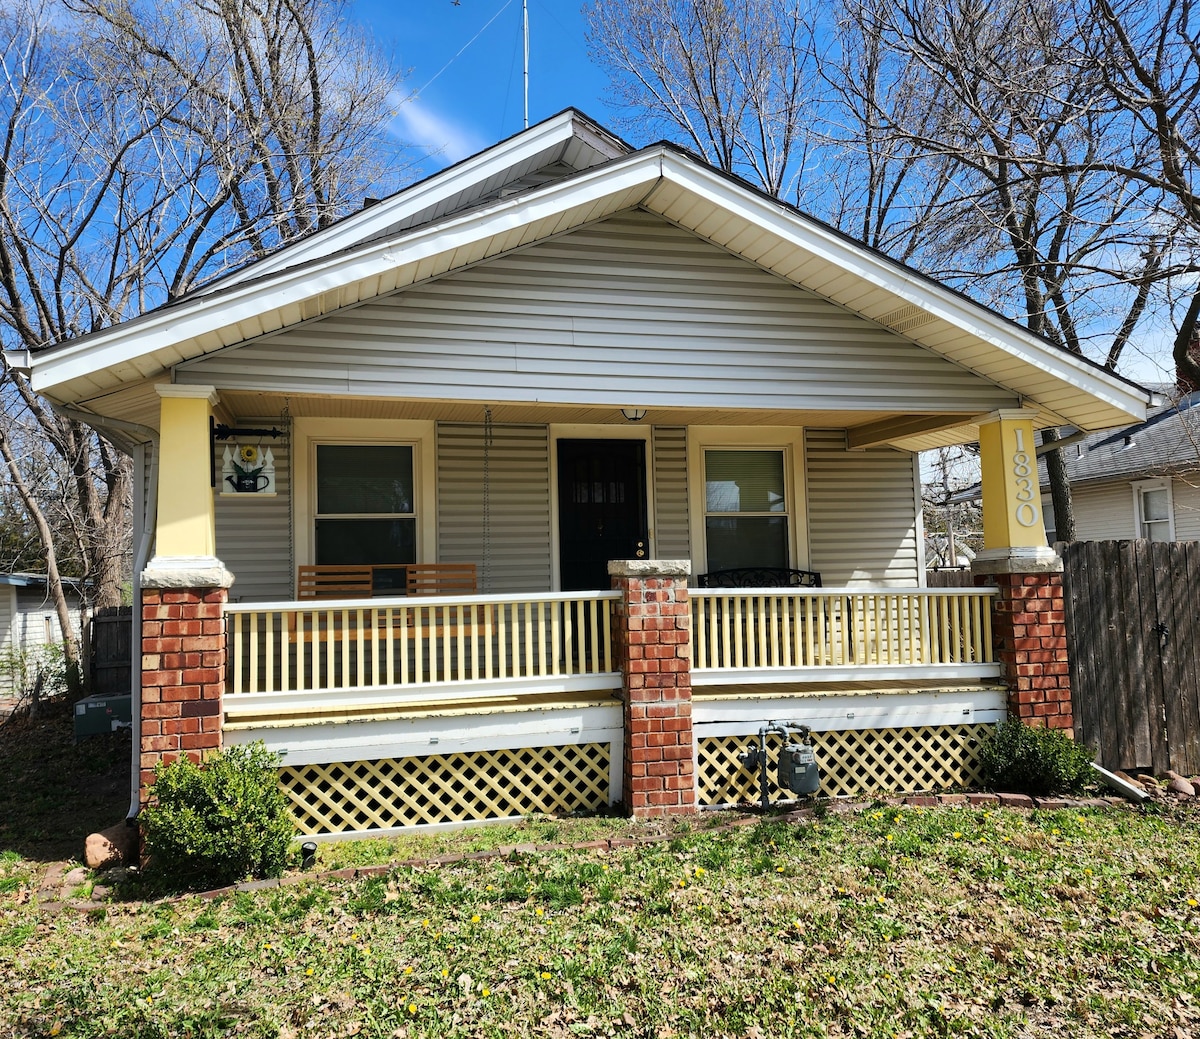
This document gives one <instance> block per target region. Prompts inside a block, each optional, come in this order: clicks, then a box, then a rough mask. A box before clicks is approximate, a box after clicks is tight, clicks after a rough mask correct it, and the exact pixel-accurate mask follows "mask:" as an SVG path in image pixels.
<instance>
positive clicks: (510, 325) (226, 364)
mask: <svg viewBox="0 0 1200 1039" xmlns="http://www.w3.org/2000/svg"><path fill="white" fill-rule="evenodd" d="M177 377H178V379H179V381H181V382H206V383H207V382H211V383H213V384H214V385H217V386H219V387H222V388H226V389H245V390H254V391H272V390H273V391H276V392H283V393H296V394H300V393H306V392H311V393H330V394H351V395H357V396H390V397H400V398H406V399H426V400H480V401H530V400H537V401H541V402H545V403H563V404H604V405H611V404H612V403H613V402H614V401H615V402H618V403H624V402H627V401H630V400H636V401H637V402H638V404H639V405H640V406H644V407H651V408H653V407H671V406H678V407H704V408H736V407H744V408H758V409H763V408H772V409H830V408H839V409H850V410H856V411H863V410H867V411H874V410H879V409H888V410H910V411H917V412H938V411H945V410H961V411H972V412H980V411H989V410H992V409H994V408H998V407H1008V406H1013V405H1014V403H1015V401H1014V397H1013V395H1012V394H1011V393H1008V392H1006V391H1004V390H1001V389H999V388H998V387H997V386H995V385H993V384H991V383H989V382H987V381H985V380H983V379H981V378H979V377H978V376H976V375H974V374H973V373H971V372H969V371H967V370H966V369H964V368H961V367H959V366H957V365H955V364H952V363H950V362H948V361H946V360H944V359H943V358H941V357H938V356H937V355H935V354H934V353H932V352H931V351H929V350H925V349H923V348H921V347H918V346H916V345H914V344H913V343H911V342H909V341H908V340H905V339H903V338H901V337H900V336H898V335H896V334H894V333H892V332H891V331H888V330H885V329H883V328H881V327H880V326H877V325H875V324H873V323H871V322H870V321H866V320H864V319H862V318H859V317H857V316H856V315H854V314H852V313H850V312H849V311H847V310H844V309H842V308H841V307H839V306H837V305H835V304H833V303H830V302H828V301H827V300H825V299H823V298H822V297H820V296H817V295H816V294H814V293H812V292H809V291H807V290H803V289H799V288H797V287H795V286H793V285H791V284H789V283H787V282H785V281H784V280H782V279H781V278H779V277H777V276H775V275H772V274H768V273H767V272H765V271H763V270H761V269H760V268H758V267H755V266H753V265H752V264H750V263H748V262H746V261H745V260H742V259H740V258H738V257H736V256H733V255H731V254H730V253H728V252H726V251H725V250H723V249H720V248H718V247H716V246H713V245H711V244H709V243H707V242H704V241H702V240H701V239H699V238H697V237H696V236H694V235H693V234H691V233H690V232H687V231H684V230H681V229H680V228H677V227H675V226H674V225H672V224H669V223H667V222H665V221H664V220H662V219H661V218H660V217H657V216H652V215H650V214H647V213H644V212H641V211H637V210H630V211H626V212H623V213H620V214H618V215H616V216H614V217H611V218H609V219H606V220H603V221H600V222H598V223H596V224H593V225H590V226H588V227H585V228H582V229H580V230H577V231H574V232H571V233H569V234H566V235H563V236H562V237H559V238H556V239H553V240H550V241H546V242H543V243H541V244H538V245H536V246H533V247H530V248H527V249H524V250H521V251H518V252H515V253H510V254H508V255H506V256H503V257H500V258H497V259H493V260H490V261H486V262H483V263H480V264H479V265H477V266H475V267H471V268H468V269H465V270H459V271H456V272H454V273H452V274H450V275H447V276H444V277H440V278H438V279H435V280H432V281H427V282H424V283H422V284H419V285H416V286H414V287H412V288H408V289H405V290H402V291H398V292H395V293H393V294H391V295H389V296H385V297H381V298H378V299H372V300H370V301H369V302H367V303H364V304H362V305H361V306H356V307H353V308H349V309H345V310H342V311H340V312H338V313H334V314H330V315H327V316H325V317H323V318H320V319H317V320H314V321H312V322H309V323H308V324H305V325H302V326H299V327H296V328H290V329H287V330H284V331H281V332H277V333H273V334H270V335H267V336H265V337H264V338H262V339H260V340H258V341H256V342H254V343H250V344H248V345H246V346H243V347H239V348H236V349H231V350H227V351H222V352H218V353H216V354H213V355H210V356H208V357H206V358H201V359H198V360H196V361H191V362H188V363H187V364H184V365H182V366H180V368H179V369H178V370H177Z"/></svg>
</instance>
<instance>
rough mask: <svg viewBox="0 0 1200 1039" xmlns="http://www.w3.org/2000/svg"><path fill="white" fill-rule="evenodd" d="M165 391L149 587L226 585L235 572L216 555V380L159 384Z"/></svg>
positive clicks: (147, 577) (146, 580) (161, 391)
mask: <svg viewBox="0 0 1200 1039" xmlns="http://www.w3.org/2000/svg"><path fill="white" fill-rule="evenodd" d="M155 389H156V390H157V391H158V395H159V397H160V402H159V406H160V421H159V444H158V466H157V477H158V495H157V502H158V511H157V519H156V523H155V537H154V557H153V558H152V559H151V560H150V562H149V563H148V564H147V567H146V571H145V572H144V574H143V577H144V580H143V585H144V586H146V587H213V588H216V587H222V588H227V587H228V586H229V584H230V583H231V582H232V577H231V576H230V575H229V574H228V573H227V572H226V570H225V567H224V566H223V565H222V563H221V561H220V560H219V559H217V558H216V548H217V539H216V523H215V517H214V511H213V490H212V484H211V473H212V470H211V465H210V458H211V453H212V446H211V441H210V436H211V435H210V432H209V416H210V415H211V414H212V407H213V405H214V404H215V403H216V402H217V393H216V390H215V389H214V388H213V387H211V386H175V385H163V386H156V387H155Z"/></svg>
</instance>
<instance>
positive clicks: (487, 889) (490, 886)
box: [483, 884, 496, 891]
mask: <svg viewBox="0 0 1200 1039" xmlns="http://www.w3.org/2000/svg"><path fill="white" fill-rule="evenodd" d="M483 890H484V891H495V890H496V889H495V888H494V887H492V885H491V884H489V885H488V886H487V887H485V888H484V889H483Z"/></svg>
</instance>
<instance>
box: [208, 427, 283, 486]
mask: <svg viewBox="0 0 1200 1039" xmlns="http://www.w3.org/2000/svg"><path fill="white" fill-rule="evenodd" d="M208 431H209V434H210V435H211V437H212V444H213V447H214V448H215V447H216V445H217V442H218V441H221V440H228V439H229V438H230V437H281V436H283V430H281V429H275V428H274V427H272V428H271V429H252V428H250V427H249V426H227V425H225V423H224V422H218V421H217V420H216V419H214V418H213V417H212V416H211V415H210V416H209V417H208ZM216 456H217V453H216V451H215V450H213V451H209V452H208V485H209V486H210V487H216V486H217V457H216Z"/></svg>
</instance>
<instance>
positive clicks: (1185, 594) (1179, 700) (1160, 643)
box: [1055, 541, 1200, 776]
mask: <svg viewBox="0 0 1200 1039" xmlns="http://www.w3.org/2000/svg"><path fill="white" fill-rule="evenodd" d="M1055 547H1056V549H1057V550H1058V552H1059V554H1060V555H1061V556H1062V557H1063V566H1064V573H1063V592H1064V599H1065V604H1066V622H1067V650H1068V653H1069V655H1070V666H1071V699H1072V706H1073V709H1074V714H1075V735H1076V738H1078V739H1080V740H1082V741H1083V742H1084V743H1086V744H1087V745H1088V746H1089V747H1091V748H1092V749H1093V750H1094V751H1095V752H1096V758H1097V761H1098V762H1099V763H1100V764H1101V765H1104V766H1106V767H1108V768H1122V769H1131V768H1153V769H1154V770H1155V771H1156V772H1162V771H1165V770H1166V769H1168V768H1172V769H1174V770H1175V771H1176V772H1180V773H1182V774H1183V775H1189V776H1192V775H1196V774H1197V773H1200V647H1198V646H1197V638H1198V637H1200V542H1152V541H1077V542H1073V543H1070V544H1067V543H1060V544H1058V545H1056V546H1055Z"/></svg>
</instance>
